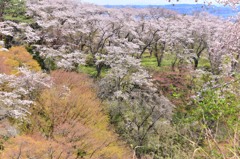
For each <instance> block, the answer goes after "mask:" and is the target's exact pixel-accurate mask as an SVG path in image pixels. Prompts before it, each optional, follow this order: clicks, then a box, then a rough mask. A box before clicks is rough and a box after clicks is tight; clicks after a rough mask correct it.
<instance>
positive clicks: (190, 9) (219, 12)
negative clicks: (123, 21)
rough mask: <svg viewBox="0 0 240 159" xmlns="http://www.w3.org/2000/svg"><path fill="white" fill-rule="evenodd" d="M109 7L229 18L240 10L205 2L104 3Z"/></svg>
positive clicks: (239, 8)
mask: <svg viewBox="0 0 240 159" xmlns="http://www.w3.org/2000/svg"><path fill="white" fill-rule="evenodd" d="M104 7H107V8H126V7H130V8H165V9H169V10H173V11H176V12H178V13H180V14H187V15H192V14H193V13H195V12H201V11H205V12H208V13H210V14H212V15H215V16H218V17H222V18H228V17H232V16H236V15H237V14H238V13H239V12H240V7H238V8H237V9H232V8H230V7H224V6H215V5H211V6H206V5H204V4H175V5H104Z"/></svg>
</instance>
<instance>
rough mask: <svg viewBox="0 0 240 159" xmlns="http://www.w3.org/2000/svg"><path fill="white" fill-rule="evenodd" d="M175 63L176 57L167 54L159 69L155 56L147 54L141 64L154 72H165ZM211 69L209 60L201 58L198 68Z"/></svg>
mask: <svg viewBox="0 0 240 159" xmlns="http://www.w3.org/2000/svg"><path fill="white" fill-rule="evenodd" d="M173 61H174V55H172V54H170V53H167V54H165V55H164V57H163V61H162V64H161V67H158V66H157V59H156V57H155V56H152V57H149V54H146V53H145V54H144V55H143V58H142V60H141V63H142V66H143V67H145V68H147V69H150V70H154V71H165V70H166V68H167V67H169V68H170V67H171V65H172V62H173ZM210 67H211V66H210V62H209V60H208V59H207V58H204V57H202V58H200V60H199V64H198V68H207V69H209V68H210Z"/></svg>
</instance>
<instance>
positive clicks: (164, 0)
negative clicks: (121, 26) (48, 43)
mask: <svg viewBox="0 0 240 159" xmlns="http://www.w3.org/2000/svg"><path fill="white" fill-rule="evenodd" d="M81 1H82V2H89V3H94V4H98V5H165V4H173V3H174V4H203V3H204V1H209V0H198V2H197V3H196V2H195V0H179V2H177V0H171V2H168V0H81ZM213 4H217V3H216V2H213Z"/></svg>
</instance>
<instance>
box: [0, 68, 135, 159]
mask: <svg viewBox="0 0 240 159" xmlns="http://www.w3.org/2000/svg"><path fill="white" fill-rule="evenodd" d="M51 75H52V78H53V80H54V83H55V85H54V86H53V87H52V88H50V89H47V90H45V91H43V92H42V94H41V95H40V97H39V99H38V101H37V104H36V106H35V107H34V108H33V110H32V114H31V117H30V120H31V124H32V125H31V131H30V132H28V133H29V134H37V132H41V138H44V139H45V140H44V141H43V139H41V141H39V142H41V144H39V143H38V141H37V140H38V138H37V137H35V138H34V139H31V140H35V141H32V142H29V143H28V144H25V146H26V147H27V146H28V148H25V149H26V151H22V152H21V153H22V156H24V155H26V154H27V153H29V151H27V149H30V148H31V147H32V146H33V147H36V148H33V149H31V153H34V152H35V151H36V153H37V152H38V151H41V153H42V154H44V153H45V154H47V153H49V149H47V147H49V144H52V145H54V146H52V151H53V152H55V153H54V154H53V158H58V156H59V155H60V154H61V153H62V155H61V157H60V158H66V155H67V154H69V158H70V159H72V158H81V157H84V158H95V159H101V158H102V159H108V158H109V159H115V158H116V159H118V158H119V159H124V158H131V157H130V155H129V154H130V151H129V148H127V146H126V144H124V143H122V142H121V141H120V140H119V139H118V136H117V135H116V134H115V133H114V132H113V131H111V130H110V127H109V119H108V116H107V115H106V114H105V113H104V111H103V105H102V103H101V101H100V100H99V99H98V98H97V96H96V93H95V91H94V88H93V86H92V81H91V79H89V78H88V77H86V76H85V75H82V74H77V73H70V72H64V71H55V72H53V73H52V74H51ZM27 129H29V128H26V130H27ZM38 136H40V135H38ZM20 137H21V136H20ZM16 140H17V139H11V140H9V142H8V143H7V144H5V147H6V150H7V151H4V152H3V155H4V157H5V156H9V155H10V154H12V153H13V151H10V149H11V147H12V149H15V150H16V151H17V150H19V148H20V146H21V142H16ZM16 147H18V148H16ZM37 147H39V149H38V148H37ZM42 147H43V148H42ZM25 149H24V150H25ZM17 152H18V151H17ZM15 157H16V155H15ZM31 157H34V156H33V155H32V156H31ZM0 158H1V156H0ZM23 158H24V157H23ZM36 158H37V157H36ZM40 158H41V157H40ZM46 158H47V157H46Z"/></svg>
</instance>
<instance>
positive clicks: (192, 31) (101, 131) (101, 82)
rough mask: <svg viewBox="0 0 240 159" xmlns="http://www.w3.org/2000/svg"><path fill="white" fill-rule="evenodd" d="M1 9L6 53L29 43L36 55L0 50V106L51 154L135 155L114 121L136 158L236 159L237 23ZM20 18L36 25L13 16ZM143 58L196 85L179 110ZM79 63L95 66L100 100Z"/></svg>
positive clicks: (58, 3)
mask: <svg viewBox="0 0 240 159" xmlns="http://www.w3.org/2000/svg"><path fill="white" fill-rule="evenodd" d="M222 2H223V1H222ZM13 3H14V4H15V3H16V4H18V5H21V6H22V8H21V9H20V10H19V13H18V12H16V11H14V7H13V8H9V6H10V5H11V4H13ZM25 3H26V6H25ZM230 3H231V4H232V3H234V4H235V1H231V2H230ZM14 6H17V5H14ZM0 7H1V9H2V10H1V11H2V13H1V14H0V18H1V19H2V20H1V21H2V22H1V23H0V35H1V37H0V38H1V39H3V40H4V43H5V47H6V48H11V47H12V46H16V45H24V46H25V47H26V48H27V50H28V51H29V52H31V54H32V56H31V55H30V54H28V52H27V51H26V50H25V49H24V48H23V47H12V48H11V49H9V50H7V49H3V50H5V51H1V52H0V62H1V63H0V66H1V68H0V71H1V74H0V103H1V105H2V108H4V110H5V111H6V112H8V113H6V114H7V116H9V117H11V118H21V119H28V120H22V123H23V124H22V125H21V129H22V130H23V131H25V132H26V131H27V132H29V133H30V132H31V133H32V135H38V134H37V133H36V132H38V133H39V132H40V133H41V135H42V136H44V137H45V138H44V139H43V138H42V137H40V138H41V139H40V140H39V142H44V141H46V140H47V141H46V143H53V146H52V147H48V148H47V149H51V153H49V152H48V153H46V154H45V155H50V156H52V157H53V158H54V157H57V156H60V157H61V155H62V156H64V157H67V156H68V155H69V154H71V155H70V156H71V157H75V158H79V157H89V158H101V157H102V158H126V156H127V158H129V152H128V149H124V148H122V147H121V146H120V145H119V143H121V142H120V141H118V138H117V137H116V136H115V135H114V133H113V132H111V131H109V130H108V122H111V123H112V124H113V125H114V126H115V128H116V132H117V133H118V134H120V136H121V138H122V139H124V140H125V141H126V142H127V144H128V145H131V146H132V151H133V157H134V158H135V157H137V158H143V157H150V156H152V158H190V157H192V158H201V157H205V158H230V157H238V156H239V149H238V147H239V141H238V135H239V126H238V122H239V121H238V120H239V119H238V117H239V107H238V105H239V102H238V100H237V99H238V98H239V92H238V85H239V82H238V81H239V64H238V63H239V57H240V56H239V53H240V50H239V36H240V34H239V26H240V25H239V20H238V19H239V17H236V19H235V20H226V19H220V18H218V17H214V16H212V15H209V14H207V13H196V14H194V15H180V14H177V13H175V12H172V11H168V10H165V9H161V8H150V9H149V8H146V9H132V8H122V9H107V8H104V7H100V6H96V5H92V4H86V3H78V2H76V1H67V2H66V1H65V0H54V1H49V0H41V1H35V0H28V1H26V2H25V1H14V0H9V1H6V0H5V1H2V2H0ZM17 13H18V14H24V13H27V14H26V15H27V16H28V17H29V18H32V19H34V22H32V23H21V22H20V21H16V20H13V19H11V18H8V20H7V17H8V16H9V15H10V16H11V17H15V16H17ZM7 15H8V16H7ZM9 20H11V21H9ZM32 57H34V59H36V60H38V62H39V63H40V65H41V68H43V69H45V70H47V71H49V72H51V71H52V70H55V69H64V70H65V71H68V72H65V71H55V72H52V74H50V75H47V74H45V73H42V72H41V71H40V67H39V65H38V64H37V63H36V61H34V60H33V59H32ZM169 57H171V58H170V59H167V58H169ZM146 58H154V60H155V61H156V67H155V69H156V70H160V69H159V68H160V67H161V66H162V65H163V61H164V60H166V59H167V60H169V61H170V65H169V67H170V68H171V71H173V72H178V73H179V74H181V76H182V77H181V78H185V79H186V80H188V81H189V83H192V86H190V87H188V88H187V89H189V92H190V93H191V95H192V97H191V98H190V99H187V100H186V102H184V105H177V106H174V105H173V104H172V103H171V102H170V101H169V100H168V99H167V98H166V97H165V96H164V94H163V93H162V92H161V89H162V87H161V85H160V86H159V85H158V84H157V82H156V81H154V80H153V78H152V77H151V72H148V71H147V70H146V68H144V67H143V66H142V63H141V62H142V60H143V59H146ZM203 61H205V62H206V65H205V66H202V65H201V63H202V62H203ZM82 66H85V67H86V68H91V69H94V70H95V72H96V74H95V75H96V76H95V77H97V78H95V79H94V80H95V83H96V85H95V86H97V87H98V95H96V93H95V90H92V81H91V80H90V79H89V78H88V77H86V76H84V75H82V74H77V73H73V72H74V71H75V72H81V71H82V70H81V68H82ZM22 67H24V68H22ZM25 67H27V68H25ZM30 70H31V71H30ZM34 71H37V72H34ZM103 71H105V72H103ZM164 71H166V70H164ZM183 71H184V72H185V73H183ZM186 72H187V73H189V75H187V76H185V75H186ZM103 73H104V74H103ZM11 74H13V75H11ZM173 75H174V74H173ZM176 82H177V81H176ZM172 87H173V88H174V87H175V86H173V85H172ZM173 90H174V89H173ZM174 93H175V94H172V96H173V98H176V99H177V98H178V97H179V95H178V94H177V92H174ZM183 94H184V92H183ZM168 96H169V95H168ZM170 96H171V95H170ZM102 103H104V106H106V107H107V109H106V110H105V109H104V111H106V113H108V115H109V119H108V117H107V116H106V115H104V114H103V113H102V107H101V106H102ZM180 109H181V111H180ZM92 116H93V117H92ZM24 122H25V123H24ZM79 130H81V131H79ZM19 138H20V139H21V137H19ZM19 138H17V139H16V140H14V139H13V141H14V142H17V143H19ZM23 140H27V139H26V138H24V137H23ZM29 140H30V141H29V143H31V144H33V145H36V147H38V146H39V144H38V143H34V142H33V141H31V139H29ZM116 141H118V142H116ZM226 142H227V144H223V143H226ZM7 145H9V146H10V147H11V142H9V143H7ZM63 145H64V146H65V147H64V148H65V150H64V149H63ZM26 147H27V148H26ZM26 147H25V148H23V149H22V150H23V153H22V155H23V156H24V155H32V156H35V155H36V156H38V155H39V154H37V152H36V153H35V154H28V151H27V149H28V146H26ZM20 149H21V148H20ZM226 149H227V150H226ZM8 150H9V149H8ZM40 150H41V153H43V152H46V149H45V148H40ZM14 152H15V151H14ZM19 152H22V151H18V152H16V153H14V154H18V155H19ZM53 152H54V153H53ZM125 152H126V153H125ZM9 153H10V152H9V151H6V153H5V154H4V155H7V156H9V155H10V156H11V155H12V154H9ZM41 153H40V154H41ZM20 154H21V153H20ZM125 155H126V156H125Z"/></svg>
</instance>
